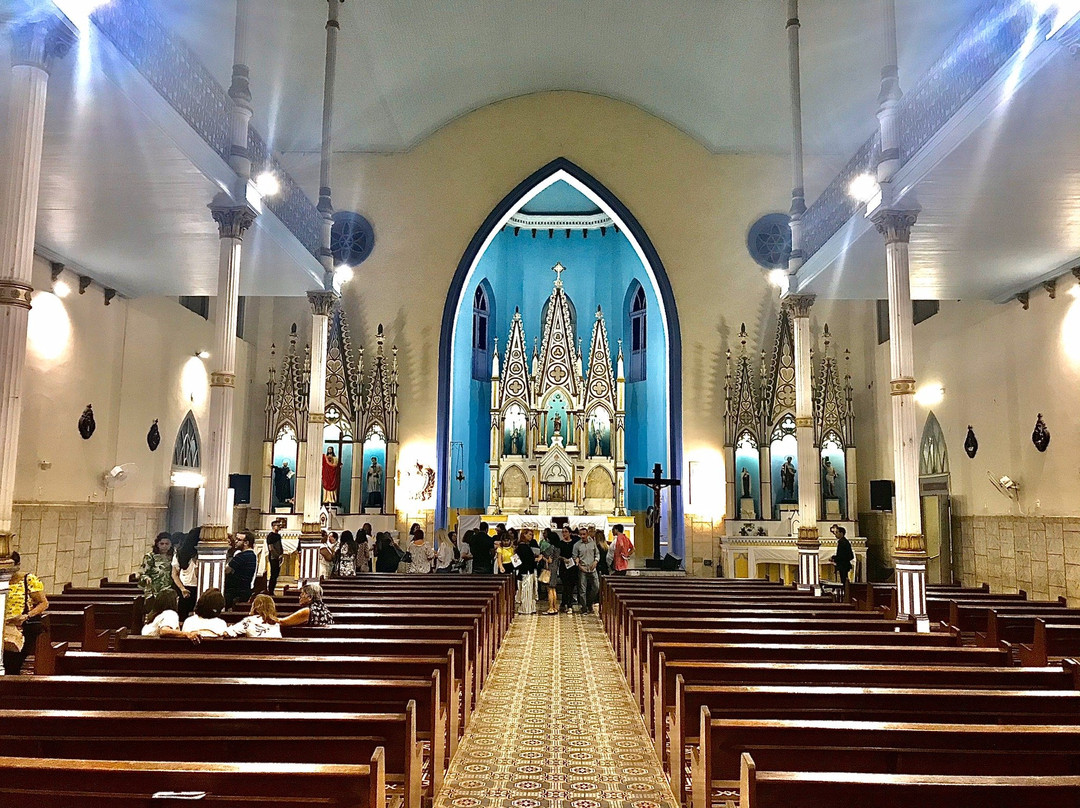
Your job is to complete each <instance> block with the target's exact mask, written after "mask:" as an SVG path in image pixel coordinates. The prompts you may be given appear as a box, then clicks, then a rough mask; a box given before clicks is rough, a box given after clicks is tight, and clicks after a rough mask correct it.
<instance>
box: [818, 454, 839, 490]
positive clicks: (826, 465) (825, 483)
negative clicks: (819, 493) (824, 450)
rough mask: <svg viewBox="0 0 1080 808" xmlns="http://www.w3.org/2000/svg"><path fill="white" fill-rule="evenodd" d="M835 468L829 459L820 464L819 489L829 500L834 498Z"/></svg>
mask: <svg viewBox="0 0 1080 808" xmlns="http://www.w3.org/2000/svg"><path fill="white" fill-rule="evenodd" d="M836 476H837V474H836V467H835V466H834V465H833V464H832V461H831V460H830V459H829V458H827V457H826V458H825V461H824V462H823V463H822V464H821V487H822V489H824V491H825V496H826V497H828V498H829V499H835V498H836Z"/></svg>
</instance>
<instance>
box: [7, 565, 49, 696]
mask: <svg viewBox="0 0 1080 808" xmlns="http://www.w3.org/2000/svg"><path fill="white" fill-rule="evenodd" d="M11 563H12V564H14V565H15V568H14V569H13V570H12V571H11V584H10V587H9V588H8V593H7V611H6V612H5V614H4V673H5V674H6V675H8V676H15V675H16V674H18V673H19V672H20V671H22V666H23V663H24V662H25V661H26V657H27V656H29V655H30V653H31V652H32V651H33V650H34V643H35V642H36V640H37V636H38V634H39V633H41V618H40V615H41V614H42V613H43V612H44V611H45V610H46V609H48V608H49V599H48V598H47V597H45V585H44V584H43V583H42V582H41V580H40V579H39V578H38V577H37V576H36V575H34V574H33V573H29V572H22V571H21V570H20V569H19V566H20V564H21V563H22V559H21V557H20V556H19V554H18V553H12V554H11Z"/></svg>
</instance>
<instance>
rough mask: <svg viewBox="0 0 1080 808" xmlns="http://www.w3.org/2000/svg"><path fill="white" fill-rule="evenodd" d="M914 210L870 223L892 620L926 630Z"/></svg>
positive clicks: (888, 213)
mask: <svg viewBox="0 0 1080 808" xmlns="http://www.w3.org/2000/svg"><path fill="white" fill-rule="evenodd" d="M917 217H918V211H917V210H879V211H877V212H875V214H874V215H873V221H874V224H875V225H877V228H878V231H879V232H880V233H881V234H882V235H883V236H884V237H885V261H886V269H887V272H888V280H889V362H890V367H891V372H892V381H891V382H890V383H889V388H890V389H889V392H890V393H891V394H892V395H891V398H892V438H893V441H892V442H893V477H894V479H895V484H896V506H895V516H896V541H895V545H894V551H895V552H894V556H895V563H896V588H897V614H896V616H897V618H899V619H901V620H903V619H906V618H914V619H915V621H916V625H917V626H918V628H919V629H920V630H925V631H929V628H930V626H929V622H928V620H927V616H926V539H925V537H924V536H923V532H922V514H921V512H920V509H919V506H920V503H919V443H918V440H919V438H918V431H917V426H916V419H915V371H914V368H915V362H914V358H913V355H912V336H913V334H912V331H913V326H912V317H911V281H910V277H909V270H908V244H909V241H910V239H911V228H912V227H913V226H914V225H915V220H916V219H917Z"/></svg>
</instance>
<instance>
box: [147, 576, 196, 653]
mask: <svg viewBox="0 0 1080 808" xmlns="http://www.w3.org/2000/svg"><path fill="white" fill-rule="evenodd" d="M179 603H180V599H179V598H178V597H177V596H176V592H175V590H172V589H169V590H166V591H165V592H158V593H157V594H156V595H154V596H153V597H152V598H150V600H148V601H147V602H146V622H145V623H144V624H143V627H142V632H141V634H142V636H144V637H184V638H185V639H188V640H191V641H192V642H193V643H196V644H198V642H199V640H200V639H201V637H200V636H199V632H197V631H181V630H180V615H179V613H178V612H177V607H178V605H179Z"/></svg>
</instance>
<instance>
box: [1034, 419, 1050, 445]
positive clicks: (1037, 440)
mask: <svg viewBox="0 0 1080 808" xmlns="http://www.w3.org/2000/svg"><path fill="white" fill-rule="evenodd" d="M1031 442H1032V443H1034V444H1035V448H1036V449H1038V450H1039V451H1040V452H1045V451H1046V447H1047V446H1049V445H1050V430H1049V429H1047V428H1046V422H1045V421H1043V417H1042V413H1041V412H1040V413H1039V417H1038V418H1037V419H1036V421H1035V429H1033V430H1032V431H1031Z"/></svg>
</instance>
